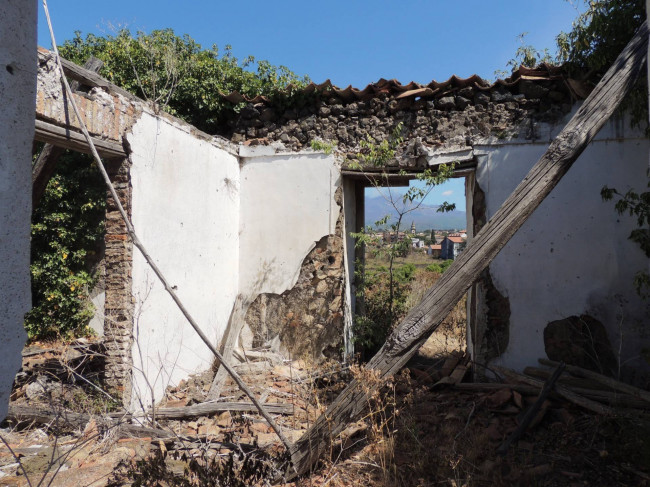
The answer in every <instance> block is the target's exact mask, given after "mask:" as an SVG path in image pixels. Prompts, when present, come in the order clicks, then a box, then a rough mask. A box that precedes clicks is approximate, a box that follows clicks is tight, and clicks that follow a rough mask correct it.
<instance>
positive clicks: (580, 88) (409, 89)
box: [222, 63, 589, 103]
mask: <svg viewBox="0 0 650 487" xmlns="http://www.w3.org/2000/svg"><path fill="white" fill-rule="evenodd" d="M522 80H528V81H550V80H564V81H565V82H566V83H567V86H568V87H569V89H570V90H571V92H572V93H573V94H574V95H575V96H576V97H578V98H586V95H588V94H589V89H588V87H587V86H586V85H585V84H584V83H581V82H578V81H576V80H570V79H567V78H566V77H565V76H564V74H563V68H562V67H561V66H553V65H549V64H544V63H543V64H540V65H539V66H536V67H535V68H527V67H525V66H520V67H519V69H518V70H516V71H515V72H514V73H513V74H512V75H511V76H510V77H508V78H507V79H498V80H496V81H495V82H494V83H489V82H488V81H485V80H484V79H483V78H481V77H480V76H478V75H476V74H475V75H472V76H470V77H469V78H459V77H458V76H456V75H453V76H451V77H450V78H449V79H448V80H446V81H442V82H437V81H435V80H434V81H431V82H430V83H429V84H427V85H422V84H420V83H415V82H414V81H411V82H410V83H408V84H405V85H403V84H401V83H400V82H399V81H397V80H395V79H391V80H386V79H383V78H382V79H380V80H379V81H377V82H376V83H370V84H368V85H367V86H366V87H365V88H363V89H361V90H360V89H358V88H353V87H352V86H348V87H347V88H339V87H337V86H335V85H333V84H332V82H331V81H330V80H326V81H325V82H323V83H320V84H316V83H313V82H312V83H309V84H308V85H307V86H305V87H303V88H301V89H299V90H298V91H299V92H302V93H305V94H309V93H313V92H319V93H331V94H333V95H336V96H338V97H339V98H341V99H342V100H343V101H346V102H351V101H354V100H368V99H371V98H374V97H376V96H378V95H380V94H384V93H387V94H393V95H396V98H400V99H401V98H408V97H425V98H428V97H434V96H435V97H439V96H443V95H445V94H447V93H453V92H454V91H457V90H460V89H463V88H467V87H471V88H474V89H476V90H478V91H491V90H494V89H498V88H499V87H506V88H510V87H513V86H515V85H516V84H518V83H519V82H520V81H522ZM295 89H296V87H295V86H294V85H288V86H287V87H286V88H285V93H290V92H291V91H293V90H295ZM222 96H223V97H224V98H225V99H226V100H228V101H230V102H232V103H240V102H244V101H245V102H248V103H268V102H269V99H268V98H267V97H265V96H262V95H258V96H256V97H254V98H248V97H246V96H244V95H242V94H240V93H238V92H237V91H233V92H232V93H230V94H228V95H224V94H222Z"/></svg>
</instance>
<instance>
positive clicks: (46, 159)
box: [32, 56, 104, 208]
mask: <svg viewBox="0 0 650 487" xmlns="http://www.w3.org/2000/svg"><path fill="white" fill-rule="evenodd" d="M103 65H104V61H102V60H101V59H97V58H96V57H95V56H90V58H89V59H88V61H86V64H84V68H85V69H87V70H88V71H91V72H94V73H98V72H99V70H100V69H101V68H102V66H103ZM80 86H81V83H79V82H78V81H74V82H73V83H71V84H70V88H71V89H72V90H73V91H76V90H78V89H79V87H80ZM64 150H65V149H64V148H62V147H57V146H55V145H52V144H45V146H44V147H43V150H41V153H40V154H39V155H38V158H37V159H36V162H35V163H34V166H33V167H32V208H36V207H37V206H38V202H39V201H40V199H41V196H43V193H45V188H46V187H47V183H48V182H49V181H50V178H51V177H52V175H53V174H54V171H55V170H56V165H57V163H58V162H59V157H61V155H63V152H64Z"/></svg>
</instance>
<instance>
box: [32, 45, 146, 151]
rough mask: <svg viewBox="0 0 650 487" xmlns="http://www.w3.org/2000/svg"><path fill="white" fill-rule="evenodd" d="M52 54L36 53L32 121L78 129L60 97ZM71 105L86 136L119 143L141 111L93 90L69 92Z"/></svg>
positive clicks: (133, 104) (131, 103)
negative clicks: (75, 110)
mask: <svg viewBox="0 0 650 487" xmlns="http://www.w3.org/2000/svg"><path fill="white" fill-rule="evenodd" d="M53 56H54V55H53V53H51V52H50V51H47V50H45V49H42V48H41V49H39V51H38V61H39V62H38V86H37V95H36V118H37V119H39V120H44V121H47V122H50V123H53V124H56V125H59V126H65V127H72V128H75V129H78V130H80V125H79V121H78V120H77V117H76V116H75V114H74V110H73V108H72V105H71V104H70V102H68V101H67V98H66V97H65V96H64V95H63V86H62V83H61V78H60V76H61V75H60V73H59V69H58V68H57V66H56V63H55V61H54V57H53ZM72 96H73V97H74V100H75V103H76V104H77V107H78V108H79V112H80V114H81V117H82V118H83V121H84V123H85V125H86V128H87V130H88V133H90V135H94V136H98V137H99V138H101V139H106V140H111V141H114V142H117V143H120V144H121V143H122V136H123V135H124V134H125V133H126V131H127V130H128V129H129V127H130V126H131V125H132V124H133V121H134V120H135V119H136V118H137V117H138V115H139V112H141V111H142V108H143V105H142V104H139V103H137V102H136V101H134V100H129V99H127V98H126V97H124V96H122V95H118V94H114V93H107V92H106V91H105V90H104V89H102V88H99V87H95V88H92V89H90V91H89V92H88V93H73V94H72Z"/></svg>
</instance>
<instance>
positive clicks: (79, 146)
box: [34, 120, 127, 159]
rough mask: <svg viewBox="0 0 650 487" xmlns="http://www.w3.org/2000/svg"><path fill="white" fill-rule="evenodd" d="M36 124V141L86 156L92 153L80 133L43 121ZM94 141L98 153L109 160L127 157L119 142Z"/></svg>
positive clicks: (95, 138) (93, 138) (97, 139)
mask: <svg viewBox="0 0 650 487" xmlns="http://www.w3.org/2000/svg"><path fill="white" fill-rule="evenodd" d="M35 123H36V130H35V132H34V139H36V140H38V141H40V142H46V143H48V144H52V145H56V146H57V147H63V148H65V149H71V150H74V151H77V152H83V153H85V154H89V153H91V150H90V149H89V148H88V142H86V139H85V138H84V136H83V135H82V134H80V133H79V132H74V131H72V130H69V129H64V128H63V127H59V126H57V125H54V124H51V123H48V122H44V121H42V120H36V122H35ZM92 140H93V144H95V147H96V149H97V152H99V153H100V154H102V155H103V156H104V157H107V158H109V159H110V158H114V157H120V158H123V157H126V155H127V154H126V151H125V150H124V147H122V146H121V145H120V144H118V143H117V142H113V141H111V140H103V139H99V138H97V137H92Z"/></svg>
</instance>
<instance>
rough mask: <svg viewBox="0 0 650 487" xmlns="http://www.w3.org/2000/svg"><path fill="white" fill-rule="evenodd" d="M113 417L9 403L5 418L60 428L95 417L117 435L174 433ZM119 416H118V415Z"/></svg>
mask: <svg viewBox="0 0 650 487" xmlns="http://www.w3.org/2000/svg"><path fill="white" fill-rule="evenodd" d="M113 416H114V417H100V416H91V415H89V414H83V413H75V412H72V411H68V410H65V409H61V410H52V409H43V408H35V407H29V406H16V405H10V406H9V411H8V413H7V419H8V420H11V421H15V422H25V421H27V422H30V423H34V424H42V425H47V426H50V427H52V428H57V429H61V430H66V429H80V428H83V427H84V426H85V425H86V424H88V422H89V421H90V420H91V419H96V420H97V422H98V425H100V427H101V429H115V430H117V432H118V433H117V435H118V437H125V436H138V437H147V436H149V437H154V438H172V437H175V435H174V434H173V433H171V432H169V431H165V430H161V429H158V428H149V427H147V426H141V425H137V424H130V423H127V422H126V421H128V420H130V416H129V415H127V414H124V415H117V414H116V415H113ZM118 416H119V417H118Z"/></svg>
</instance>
